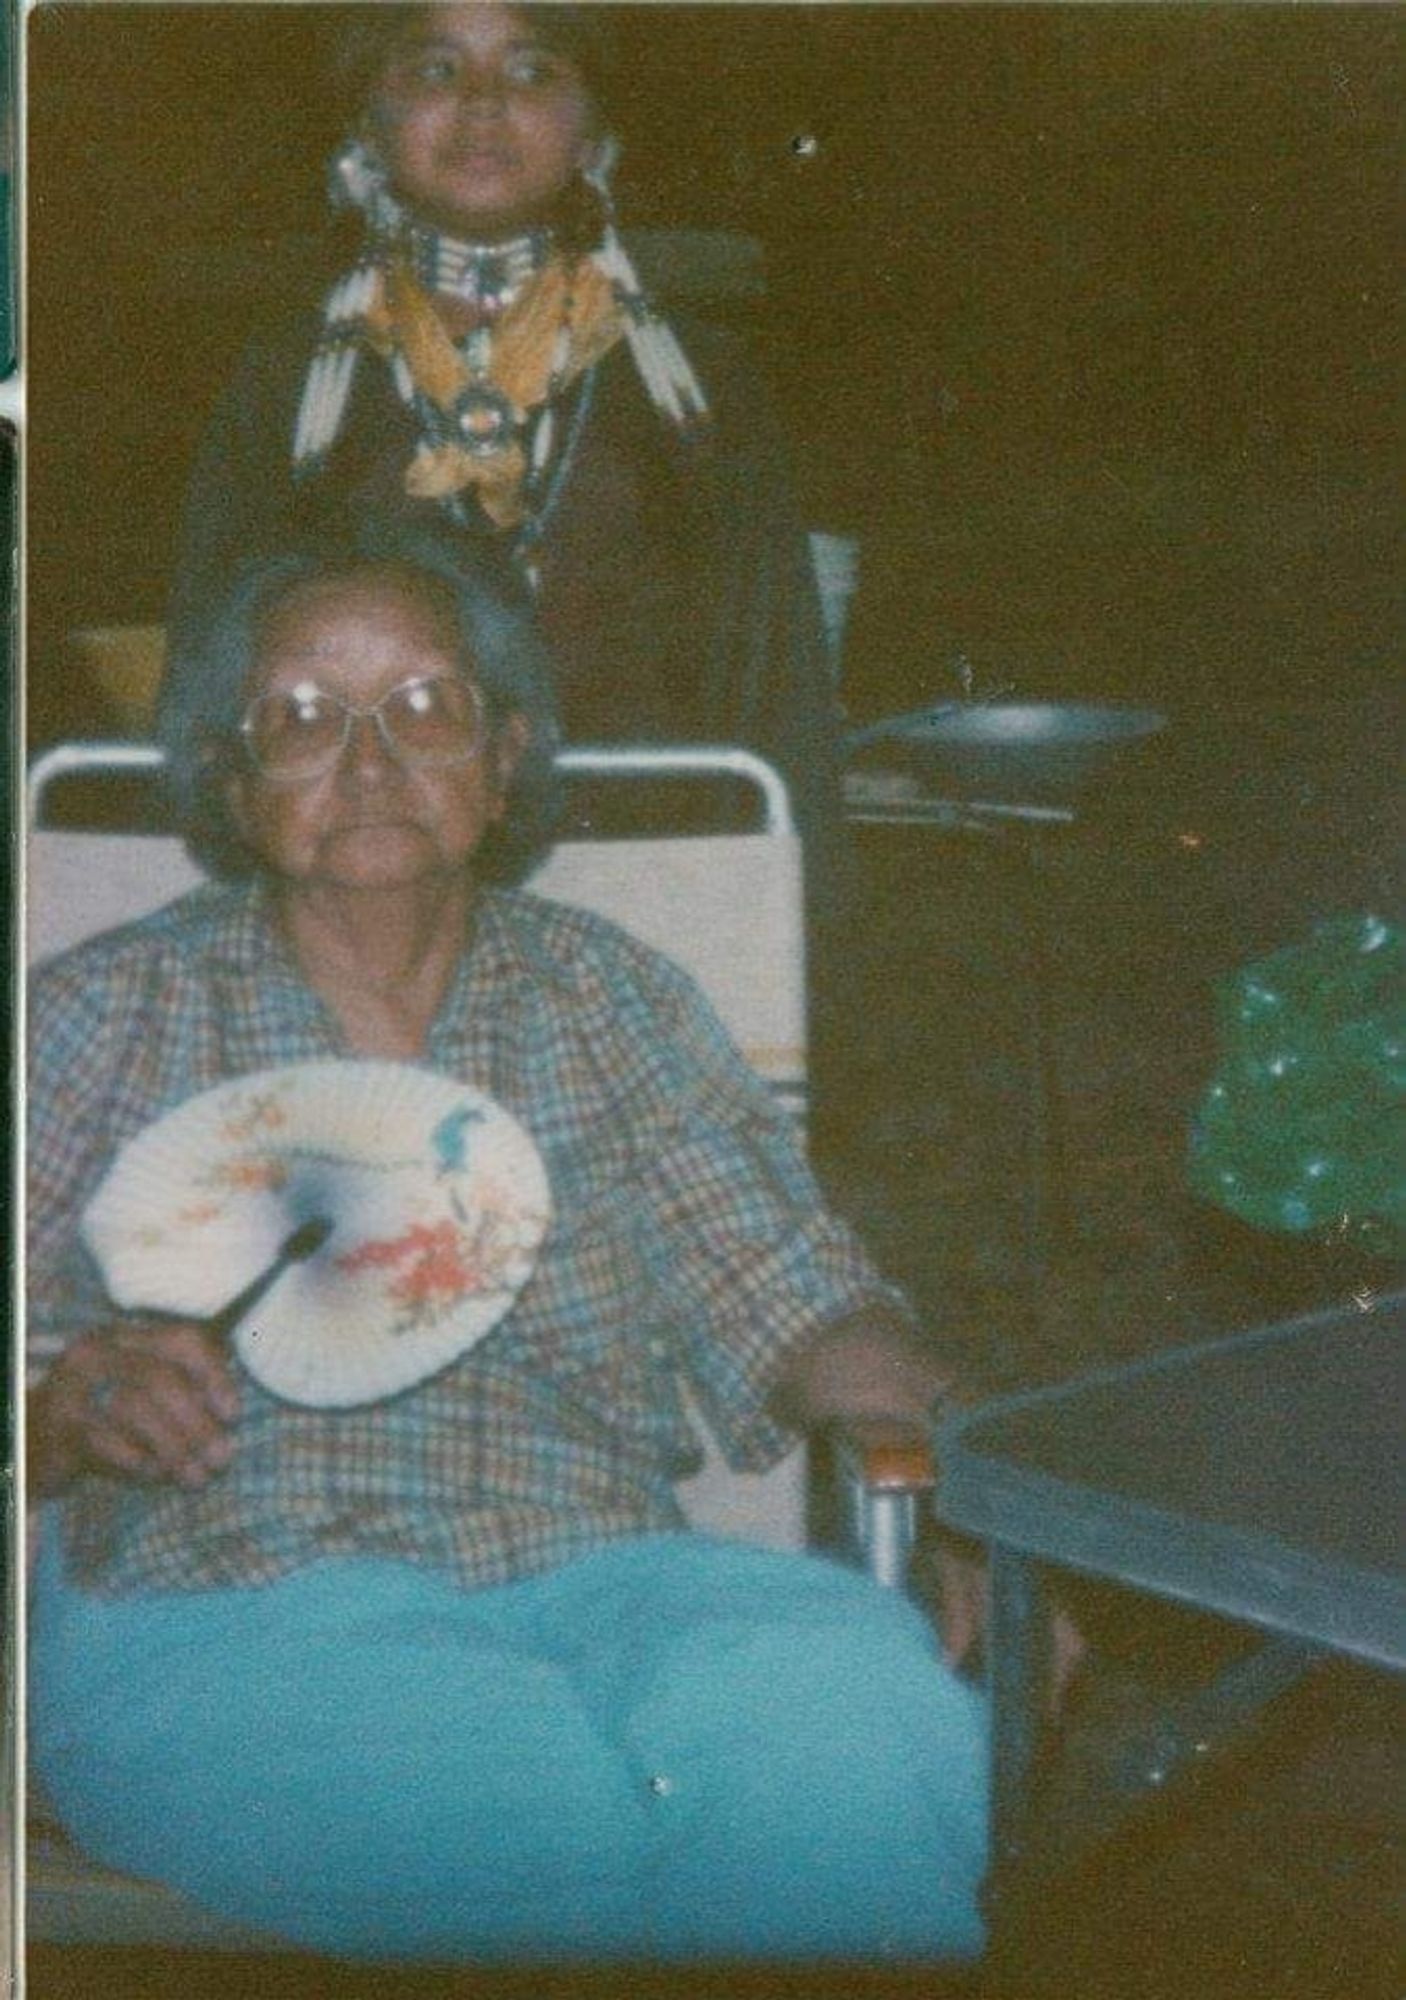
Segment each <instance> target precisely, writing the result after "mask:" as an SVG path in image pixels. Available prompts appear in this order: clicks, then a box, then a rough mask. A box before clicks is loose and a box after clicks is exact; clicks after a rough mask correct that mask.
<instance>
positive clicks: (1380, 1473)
mask: <svg viewBox="0 0 1406 2000" xmlns="http://www.w3.org/2000/svg"><path fill="white" fill-rule="evenodd" d="M1403 1330H1406V1294H1397V1295H1394V1296H1392V1297H1389V1298H1379V1299H1369V1300H1367V1301H1366V1302H1365V1306H1364V1305H1359V1304H1358V1303H1357V1302H1352V1303H1350V1304H1349V1305H1348V1306H1347V1307H1346V1308H1345V1309H1334V1310H1332V1311H1327V1312H1319V1313H1314V1314H1311V1315H1309V1316H1307V1317H1304V1318H1301V1319H1296V1320H1293V1321H1289V1322H1285V1323H1283V1324H1280V1325H1277V1326H1270V1327H1261V1328H1257V1329H1255V1330H1254V1331H1252V1332H1248V1333H1242V1334H1236V1335H1232V1336H1231V1337H1230V1338H1228V1339H1223V1340H1217V1341H1214V1342H1210V1343H1206V1344H1204V1345H1198V1346H1195V1347H1187V1348H1181V1349H1177V1350H1174V1351H1172V1352H1170V1353H1165V1354H1160V1355H1158V1356H1156V1357H1155V1358H1153V1359H1152V1360H1148V1361H1141V1362H1137V1363H1135V1364H1132V1365H1130V1366H1125V1367H1119V1368H1115V1369H1108V1370H1105V1371H1102V1372H1100V1373H1098V1374H1095V1375H1089V1376H1085V1377H1083V1378H1082V1379H1080V1380H1078V1381H1074V1382H1070V1383H1064V1384H1061V1385H1059V1386H1057V1387H1055V1388H1053V1389H1043V1390H1036V1391H1033V1392H1031V1393H1028V1394H1024V1395H1020V1396H1013V1397H1007V1398H1004V1399H1002V1400H1001V1401H999V1402H994V1403H989V1404H987V1405H985V1406H984V1407H983V1408H982V1409H980V1410H977V1411H973V1412H971V1413H969V1414H967V1415H966V1416H964V1417H962V1418H959V1419H957V1420H955V1421H954V1422H951V1423H948V1424H946V1425H944V1426H943V1427H942V1429H941V1431H940V1434H939V1438H938V1453H939V1461H940V1463H941V1466H942V1484H941V1490H940V1493H939V1500H938V1507H939V1512H940V1514H941V1515H942V1517H943V1519H945V1520H946V1521H948V1522H949V1523H950V1524H952V1525H953V1526H955V1527H959V1528H962V1529H965V1530H967V1531H969V1532H970V1533H973V1534H976V1535H979V1536H981V1537H982V1538H984V1539H986V1540H988V1541H992V1542H996V1543H999V1544H1001V1545H1002V1546H1004V1547H1007V1548H1011V1549H1015V1550H1018V1551H1021V1552H1023V1553H1025V1554H1029V1555H1032V1556H1036V1557H1041V1558H1045V1559H1048V1560H1051V1561H1054V1562H1057V1563H1063V1564H1067V1565H1069V1566H1071V1567H1074V1568H1077V1569H1081V1570H1085V1571H1087V1572H1090V1573H1092V1574H1094V1575H1098V1576H1102V1577H1105V1578H1109V1579H1112V1580H1114V1581H1117V1582H1121V1583H1125V1584H1129V1585H1132V1586H1135V1587H1138V1588H1142V1589H1147V1590H1150V1591H1154V1592H1156V1593H1158V1594H1160V1595H1163V1596H1169V1597H1175V1598H1179V1599H1182V1600H1185V1601H1187V1602H1190V1603H1193V1604H1196V1605H1199V1606H1201V1607H1203V1608H1205V1609H1207V1610H1210V1611H1215V1612H1219V1613H1222V1614H1224V1615H1225V1616H1228V1617H1232V1618H1241V1619H1245V1620H1248V1621H1250V1622H1251V1623H1254V1624H1258V1625H1262V1626H1264V1627H1267V1628H1268V1629H1270V1630H1272V1631H1277V1632H1283V1633H1287V1634H1290V1635H1291V1636H1293V1637H1296V1638H1299V1639H1303V1640H1305V1641H1308V1642H1309V1643H1316V1644H1322V1645H1325V1646H1328V1647H1331V1648H1334V1649H1336V1650H1339V1651H1342V1652H1346V1653H1351V1654H1355V1655H1357V1656H1359V1657H1361V1658H1364V1659H1368V1660H1372V1661H1375V1662H1377V1663H1379V1664H1383V1665H1389V1666H1396V1667H1403V1666H1406V1572H1404V1571H1403V1563H1402V1556H1403V1539H1402V1527H1401V1524H1402V1519H1403V1511H1402V1499H1403V1478H1402V1470H1401V1459H1402V1453H1401V1447H1400V1433H1401V1417H1400V1408H1401V1391H1400V1384H1401V1376H1402V1370H1401V1351H1402V1333H1403Z"/></svg>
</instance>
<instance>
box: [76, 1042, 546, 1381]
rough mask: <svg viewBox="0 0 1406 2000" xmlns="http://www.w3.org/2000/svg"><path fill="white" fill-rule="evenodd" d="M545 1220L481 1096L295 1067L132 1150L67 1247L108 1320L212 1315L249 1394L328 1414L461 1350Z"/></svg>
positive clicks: (539, 1197) (520, 1154)
mask: <svg viewBox="0 0 1406 2000" xmlns="http://www.w3.org/2000/svg"><path fill="white" fill-rule="evenodd" d="M550 1211H551V1199H550V1192H549V1189H548V1186H547V1176H546V1169H545V1167H544V1166H543V1163H542V1158H541V1155H540V1154H539V1153H538V1151H537V1147H536V1146H535V1144H534V1143H533V1141H532V1138H531V1136H530V1135H529V1134H528V1133H527V1132H526V1131H525V1130H524V1129H523V1127H522V1126H521V1125H520V1124H518V1122H517V1121H516V1119H514V1118H512V1117H511V1116H510V1115H509V1114H508V1112H506V1111H505V1110H504V1109H503V1108H502V1106H501V1105H499V1104H497V1103H495V1101H494V1100H493V1099H492V1098H491V1097H488V1096H487V1095H485V1093H484V1092H482V1091H479V1090H475V1089H472V1088H470V1087H469V1086H468V1085H465V1084H461V1083H456V1082H455V1081H454V1080H453V1079H452V1078H449V1077H444V1076H438V1075H436V1074H434V1073H433V1072H432V1071H429V1070H421V1069H415V1068H412V1067H411V1066H409V1065H408V1064H401V1063H380V1062H308V1063H293V1064H289V1065H288V1066H287V1067H285V1068H281V1069H273V1070H262V1071H259V1072H257V1073H255V1074H253V1075H250V1076H245V1077H240V1078H238V1079H236V1080H235V1081H233V1082H230V1083H223V1084H220V1085H218V1086H217V1087H216V1088H215V1089H213V1090H207V1091H203V1092H202V1093H201V1094H200V1095H199V1096H197V1097H193V1098H190V1099H188V1100H187V1101H186V1103H184V1104H181V1105H178V1106H177V1107H176V1109H175V1110H174V1111H170V1112H168V1113H167V1114H166V1115H165V1116H164V1117H162V1118H160V1119H158V1120H157V1122H156V1123H155V1124H154V1125H150V1126H148V1127H147V1128H146V1130H145V1131H143V1132H140V1133H138V1134H137V1136H136V1137H135V1138H134V1139H132V1140H131V1141H129V1143H128V1144H127V1145H126V1146H124V1147H123V1148H122V1150H121V1151H120V1152H119V1154H118V1155H117V1158H116V1159H115V1160H114V1162H113V1164H112V1167H111V1168H110V1170H109V1172H108V1174H107V1177H106V1178H105V1180H104V1181H103V1183H102V1186H101V1187H100V1188H99V1189H98V1191H97V1193H96V1194H95V1195H94V1197H93V1199H92V1201H91V1202H90V1203H89V1206H88V1208H87V1210H86V1212H85V1214H84V1217H83V1222H82V1230H83V1236H84V1239H85V1241H86V1242H87V1244H88V1247H89V1248H90V1249H91V1251H92V1253H93V1255H94V1257H95V1258H96V1259H97V1262H98V1265H99V1268H100V1269H101V1271H102V1274H103V1277H104V1280H105V1282H106V1284H107V1288H108V1291H109V1293H110V1294H111V1296H112V1298H113V1300H114V1301H115V1302H116V1303H117V1304H118V1305H119V1306H123V1307H126V1308H132V1309H141V1308H145V1309H147V1310H149V1311H154V1312H162V1313H172V1314H179V1315H181V1316H183V1317H186V1318H191V1319H211V1318H212V1317H214V1316H216V1315H221V1316H223V1318H224V1320H225V1321H226V1322H227V1330H228V1331H229V1332H230V1335H231V1338H232V1339H233V1342H234V1346H235V1350H236V1352H237V1353H238V1356H239V1358H240V1360H241V1362H242V1363H243V1364H244V1366H245V1367H246V1368H247V1369H248V1371H249V1373H250V1374H251V1375H252V1376H253V1377H254V1379H255V1380H256V1381H257V1382H259V1383H261V1384H262V1385H263V1387H264V1388H266V1389H268V1390H270V1391H271V1392H272V1393H273V1394H274V1395H276V1396H282V1397H284V1398H286V1399H287V1400H288V1401H290V1402H295V1403H304V1404H309V1405H311V1406H314V1407H317V1408H325V1409H331V1408H348V1407H350V1406H352V1405H355V1404H358V1403H369V1402H375V1401H377V1400H378V1399H380V1398H381V1397H384V1396H392V1395H395V1394H397V1393H398V1392H399V1391H400V1390H402V1389H407V1388H409V1387H410V1386H411V1385H412V1384H414V1383H416V1382H419V1381H423V1380H424V1378H425V1377H426V1376H428V1375H432V1374H434V1373H436V1372H437V1371H438V1370H439V1369H440V1368H443V1367H445V1366H446V1365H447V1364H448V1363H449V1362H450V1361H453V1360H455V1359H456V1358H457V1357H458V1356H459V1355H461V1354H463V1353H465V1352H467V1350H468V1349H469V1348H471V1347H472V1346H473V1345H474V1344H475V1343H476V1342H477V1341H479V1340H481V1339H482V1338H483V1337H484V1335H485V1334H486V1333H488V1332H489V1331H490V1330H491V1329H492V1328H493V1327H494V1326H496V1325H497V1324H498V1322H499V1320H500V1319H501V1318H502V1317H503V1315H504V1314H505V1313H506V1312H507V1310H508V1308H509V1307H510V1306H511V1305H512V1303H513V1300H514V1299H515V1298H516V1296H517V1294H518V1292H519V1291H520V1290H521V1288H522V1286H523V1285H524V1284H525V1283H526V1281H527V1278H528V1276H529V1274H530V1273H531V1270H532V1267H533V1263H534V1261H535V1259H536V1255H537V1251H538V1248H539V1246H540V1244H541V1241H542V1238H543V1236H544V1234H545V1233H546V1229H547V1224H548V1221H549V1218H550Z"/></svg>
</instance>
